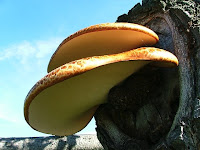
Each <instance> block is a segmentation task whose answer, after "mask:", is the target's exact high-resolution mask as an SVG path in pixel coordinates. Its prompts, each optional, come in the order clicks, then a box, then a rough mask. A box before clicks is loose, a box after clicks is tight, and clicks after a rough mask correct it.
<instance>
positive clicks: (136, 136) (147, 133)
mask: <svg viewBox="0 0 200 150" xmlns="http://www.w3.org/2000/svg"><path fill="white" fill-rule="evenodd" d="M117 22H132V23H137V24H141V25H144V26H147V27H149V28H150V29H152V30H153V31H155V32H156V33H157V34H158V36H159V39H160V40H159V42H158V43H157V44H156V45H155V46H154V47H158V48H162V49H166V50H168V51H170V52H172V53H174V54H175V55H176V56H177V58H178V60H179V66H178V67H177V68H156V67H152V66H146V67H145V68H143V69H141V70H140V71H139V72H137V73H136V74H133V75H132V76H130V77H129V78H128V79H126V80H125V81H124V82H123V83H121V84H120V85H117V86H115V87H113V88H112V89H111V90H110V92H109V95H108V103H107V104H104V105H102V106H100V107H99V109H98V110H97V112H96V113H95V119H96V123H97V128H96V130H97V136H98V139H99V140H100V142H101V144H102V145H103V147H104V148H105V149H109V150H111V149H113V150H117V149H119V150H128V149H130V150H134V149H152V150H159V149H177V150H182V149H194V150H195V149H200V130H199V129H200V2H199V1H198V0H196V1H195V0H193V1H192V0H143V2H142V5H140V4H137V5H136V6H134V7H133V8H132V9H131V10H130V11H129V13H128V14H124V15H122V16H120V17H119V18H118V20H117Z"/></svg>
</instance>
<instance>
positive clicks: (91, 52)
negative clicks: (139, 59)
mask: <svg viewBox="0 0 200 150" xmlns="http://www.w3.org/2000/svg"><path fill="white" fill-rule="evenodd" d="M157 41H158V36H157V35H156V34H155V33H154V32H153V31H152V30H150V29H148V28H147V27H144V26H141V25H137V24H133V23H105V24H99V25H93V26H90V27H88V28H85V29H82V30H80V31H78V32H76V33H74V34H72V35H71V36H69V37H68V38H66V39H65V40H64V41H63V42H62V43H61V44H60V45H59V47H58V48H57V50H56V51H55V53H54V54H53V56H52V58H51V60H50V62H49V65H48V72H50V71H52V70H54V69H55V68H57V67H59V66H61V65H63V64H65V63H68V62H71V61H74V60H77V59H81V58H85V57H91V56H101V55H109V54H116V53H121V52H124V51H127V50H131V49H134V48H138V47H141V46H151V45H153V44H155V43H156V42H157Z"/></svg>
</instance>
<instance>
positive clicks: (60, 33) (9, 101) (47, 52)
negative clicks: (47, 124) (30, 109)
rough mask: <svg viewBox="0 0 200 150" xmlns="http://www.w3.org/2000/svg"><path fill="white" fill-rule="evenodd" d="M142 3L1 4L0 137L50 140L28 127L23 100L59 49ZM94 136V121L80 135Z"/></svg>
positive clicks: (61, 0)
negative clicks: (82, 32) (78, 33)
mask: <svg viewBox="0 0 200 150" xmlns="http://www.w3.org/2000/svg"><path fill="white" fill-rule="evenodd" d="M138 2H141V0H101V1H92V0H84V1H81V0H73V1H72V0H58V1H53V0H42V1H41V0H32V1H26V0H20V1H15V0H1V1H0V20H1V21H0V22H1V23H0V68H1V71H0V73H1V75H0V137H26V136H30V137H34V136H46V135H45V134H43V133H40V132H37V131H35V130H33V129H32V128H30V127H29V125H28V124H27V123H26V122H25V120H24V116H23V105H24V99H25V97H26V95H27V93H28V92H29V90H30V89H31V87H32V86H33V85H34V84H35V83H36V82H37V81H38V80H39V79H41V78H42V77H43V76H44V75H45V74H46V73H47V65H48V62H49V59H50V58H51V55H52V54H53V52H54V51H55V50H56V48H57V46H58V45H59V44H60V42H62V40H64V39H65V38H66V37H67V36H69V35H70V34H72V33H74V32H76V31H78V30H80V29H82V28H85V27H88V26H90V25H94V24H99V23H105V22H115V21H116V19H117V17H118V16H119V15H122V14H124V13H128V11H129V10H130V9H131V8H132V7H133V6H134V5H135V4H136V3H138ZM93 133H95V121H94V120H92V121H91V123H90V124H89V125H88V126H87V127H86V128H85V129H84V130H82V131H81V132H79V133H78V134H93Z"/></svg>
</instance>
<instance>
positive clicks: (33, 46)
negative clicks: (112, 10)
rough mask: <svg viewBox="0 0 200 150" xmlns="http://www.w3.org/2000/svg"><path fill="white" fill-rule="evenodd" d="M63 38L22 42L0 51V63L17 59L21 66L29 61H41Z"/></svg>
mask: <svg viewBox="0 0 200 150" xmlns="http://www.w3.org/2000/svg"><path fill="white" fill-rule="evenodd" d="M62 40H63V38H60V37H57V38H50V39H47V40H40V41H22V42H20V43H17V44H13V45H10V46H7V47H6V48H4V49H2V50H1V51H0V61H4V60H7V59H11V58H14V59H17V60H18V61H19V62H20V63H21V64H26V63H28V62H29V61H30V59H41V58H44V57H46V56H48V55H51V54H52V53H53V52H54V51H55V50H56V48H57V47H58V45H59V43H60V42H61V41H62Z"/></svg>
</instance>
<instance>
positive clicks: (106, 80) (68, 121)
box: [24, 47, 178, 136]
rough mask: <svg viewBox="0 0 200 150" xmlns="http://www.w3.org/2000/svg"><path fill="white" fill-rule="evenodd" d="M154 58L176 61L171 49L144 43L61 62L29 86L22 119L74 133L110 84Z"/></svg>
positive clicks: (102, 99) (57, 131)
mask: <svg viewBox="0 0 200 150" xmlns="http://www.w3.org/2000/svg"><path fill="white" fill-rule="evenodd" d="M136 60H137V61H136ZM154 62H156V63H157V64H159V65H160V66H162V65H163V66H168V67H169V66H176V65H178V60H177V58H176V57H175V56H174V55H173V54H172V53H170V52H168V51H165V50H161V49H157V48H148V47H145V48H139V49H135V50H130V51H126V52H122V53H119V54H112V55H104V56H93V57H88V58H82V59H79V60H75V61H72V62H70V63H67V64H65V65H62V66H60V67H58V68H56V69H55V70H53V71H52V72H50V73H48V74H47V75H46V76H45V77H44V78H42V79H41V80H39V81H38V82H37V83H36V84H35V85H34V86H33V88H32V89H31V90H30V92H29V93H28V95H27V97H26V100H25V104H24V115H25V119H26V121H27V122H28V124H29V125H30V126H31V127H32V128H34V129H36V130H38V131H41V132H44V133H50V134H54V135H61V136H62V135H71V134H74V133H76V132H78V131H79V130H81V129H83V128H84V127H85V126H86V125H87V124H88V122H89V121H90V120H91V118H92V116H93V114H94V112H95V110H96V109H97V107H98V105H100V104H102V103H104V102H105V101H106V98H107V94H108V92H109V90H110V89H111V88H112V87H113V86H115V85H116V84H118V83H119V82H121V81H123V80H124V79H125V78H127V77H128V76H130V75H131V74H132V73H134V72H136V71H137V70H138V69H140V68H141V67H143V66H144V65H146V64H148V63H154ZM157 64H156V65H157Z"/></svg>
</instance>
